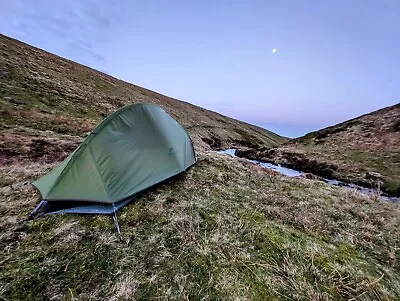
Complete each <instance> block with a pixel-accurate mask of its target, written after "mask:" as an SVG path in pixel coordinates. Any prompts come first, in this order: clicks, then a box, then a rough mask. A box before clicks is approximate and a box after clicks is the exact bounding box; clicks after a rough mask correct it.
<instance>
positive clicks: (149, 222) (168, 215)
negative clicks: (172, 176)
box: [0, 152, 400, 300]
mask: <svg viewBox="0 0 400 301" xmlns="http://www.w3.org/2000/svg"><path fill="white" fill-rule="evenodd" d="M17 166H18V165H15V166H14V167H13V168H12V167H10V166H9V167H7V168H5V167H2V170H1V172H2V174H7V175H9V176H15V177H16V179H17V180H18V181H20V182H21V181H22V182H23V181H26V180H31V179H32V178H34V177H36V176H37V175H38V173H42V172H44V171H45V170H48V168H49V167H51V166H53V165H52V164H47V165H43V166H39V165H37V164H33V163H32V164H25V165H23V166H18V168H17ZM0 195H1V196H0V200H1V203H0V206H1V207H0V210H1V214H2V216H3V217H4V218H3V219H2V221H1V224H0V237H1V239H0V241H1V248H2V253H0V254H1V255H0V262H1V265H2V267H3V268H2V269H1V272H0V296H2V297H3V298H5V299H6V300H42V299H43V298H47V299H51V300H130V299H138V300H148V299H152V300H155V299H169V300H175V299H177V300H181V299H193V300H204V299H206V300H238V299H240V300H266V299H267V300H268V299H269V300H299V299H304V300H310V299H314V300H317V299H318V300H341V299H351V298H358V300H369V299H378V298H379V299H382V300H386V299H395V297H396V296H398V295H400V275H399V273H398V271H399V269H400V266H399V261H398V259H399V255H400V254H399V250H400V248H399V247H400V241H399V238H398V237H400V236H399V234H400V233H399V231H400V230H399V227H398V226H399V225H400V218H399V216H400V215H399V213H400V212H399V207H398V205H397V204H391V203H383V202H379V201H377V200H374V199H371V198H365V197H361V196H358V195H357V194H354V193H352V192H348V191H346V190H341V189H339V188H333V187H329V186H327V185H325V184H324V183H322V182H318V181H311V180H303V179H302V180H300V179H289V178H284V177H280V176H278V175H276V174H274V173H270V172H267V171H265V170H261V169H260V168H259V167H257V166H253V165H250V164H249V163H247V162H245V161H236V160H235V159H231V158H228V157H225V156H219V155H217V154H215V153H213V152H202V153H201V154H200V161H199V163H198V164H197V165H196V166H194V167H193V168H192V169H190V170H189V172H187V173H186V174H185V175H184V176H182V177H181V178H178V179H177V180H174V181H172V182H170V183H167V184H164V185H161V186H159V187H157V188H156V189H154V190H153V191H150V192H149V193H146V194H144V195H142V196H141V197H139V198H138V199H137V200H136V201H135V202H134V203H133V204H131V205H129V206H126V207H124V208H123V209H122V210H121V211H120V213H119V221H120V226H121V228H122V232H123V241H119V239H118V236H117V234H116V231H115V229H114V226H113V223H112V221H111V218H110V217H107V216H76V215H67V216H49V217H44V218H40V219H36V220H34V221H33V222H30V223H28V224H26V225H20V224H18V221H20V220H21V219H23V218H24V216H25V215H26V214H27V213H28V212H29V211H30V210H31V209H32V207H33V206H34V203H35V202H36V201H37V195H36V193H35V191H34V190H32V189H31V188H30V187H29V186H27V185H25V186H19V187H18V186H16V187H14V188H10V186H3V187H2V188H0ZM49 279H50V281H49Z"/></svg>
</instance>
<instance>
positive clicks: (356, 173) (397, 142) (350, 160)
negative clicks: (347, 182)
mask: <svg viewBox="0 0 400 301" xmlns="http://www.w3.org/2000/svg"><path fill="white" fill-rule="evenodd" d="M287 146H289V147H293V148H294V149H296V150H301V151H303V152H305V153H306V154H307V155H308V156H309V157H311V158H319V159H322V160H325V161H328V162H334V163H336V164H337V165H338V166H339V170H338V172H337V176H339V177H341V178H353V179H357V178H360V177H363V175H365V173H366V172H371V171H373V172H379V173H380V174H381V175H382V176H383V180H384V182H385V185H386V187H387V188H388V189H389V190H391V191H392V192H395V193H397V194H398V195H400V104H397V105H394V106H391V107H387V108H384V109H381V110H378V111H375V112H372V113H370V114H366V115H363V116H361V117H358V118H355V119H352V120H349V121H346V122H343V123H341V124H338V125H335V126H332V127H328V128H326V129H322V130H320V131H317V132H313V133H310V134H307V135H306V136H304V137H301V138H298V139H295V140H293V141H290V142H289V143H287ZM285 147H286V146H285Z"/></svg>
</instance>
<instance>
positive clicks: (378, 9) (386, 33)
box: [0, 0, 400, 138]
mask: <svg viewBox="0 0 400 301" xmlns="http://www.w3.org/2000/svg"><path fill="white" fill-rule="evenodd" d="M49 3H50V2H49V1H47V0H46V1H45V0H42V1H38V2H37V3H35V4H32V3H30V2H28V1H15V2H13V3H6V4H5V9H3V13H2V12H0V16H2V18H1V19H0V31H1V32H2V33H3V34H5V35H7V36H10V37H12V38H15V39H17V40H20V41H22V42H24V43H27V44H29V45H32V46H35V47H38V48H40V49H43V50H45V51H48V52H51V53H54V54H56V55H58V56H61V57H64V58H67V59H69V60H72V61H75V62H77V63H80V64H83V65H86V66H88V67H90V68H93V69H96V70H99V71H101V72H104V73H106V74H108V75H110V76H113V77H116V78H118V79H121V80H124V81H126V82H129V83H132V84H135V85H138V86H142V87H144V88H147V89H150V90H153V91H156V92H158V93H161V94H164V95H168V96H170V97H172V98H175V99H178V100H183V101H187V102H190V103H192V104H195V105H198V106H201V107H203V108H206V109H209V110H212V111H216V112H218V113H221V114H224V115H227V116H229V117H232V118H235V119H238V120H242V121H245V122H248V123H251V124H254V125H258V126H261V127H264V128H266V129H268V130H270V131H273V132H275V133H277V134H279V135H282V136H286V137H290V138H294V137H298V136H302V135H304V134H306V133H308V132H311V131H315V130H318V129H321V128H324V127H327V126H330V125H334V124H337V123H340V122H343V121H346V120H348V119H352V118H355V117H358V116H360V115H363V114H366V113H369V112H372V111H375V110H377V109H380V108H383V107H387V106H390V105H394V104H397V103H398V97H399V93H400V84H399V83H398V81H396V79H397V78H399V77H398V73H399V71H398V70H400V62H399V61H398V60H397V53H400V43H395V42H393V41H395V40H396V37H398V33H397V30H396V28H398V27H400V20H398V19H397V18H396V15H397V13H398V12H400V3H397V2H396V1H386V2H380V3H376V2H368V1H366V2H365V1H354V2H352V3H351V4H349V3H347V2H345V1H338V2H335V4H326V3H324V4H323V3H319V2H318V1H311V2H309V3H311V5H309V6H307V7H305V6H302V5H301V4H299V3H290V2H286V4H288V5H286V6H285V3H284V2H281V3H279V4H278V3H274V2H269V3H268V4H266V3H261V2H259V1H254V2H252V3H241V4H238V3H236V2H235V3H232V2H225V1H222V2H219V3H218V4H215V3H214V4H213V5H211V6H208V5H205V4H188V3H184V2H180V1H175V2H173V4H172V5H166V4H164V3H158V4H155V3H152V4H148V3H147V4H143V3H141V4H136V6H135V5H132V3H128V2H120V3H119V4H118V5H119V7H118V6H117V5H111V4H107V5H106V4H105V3H103V5H95V2H92V1H88V0H85V1H71V2H69V3H63V4H60V3H57V4H52V5H49ZM96 4H97V3H96ZM210 7H212V10H210ZM148 20H151V21H152V22H151V23H149V22H148ZM185 25H186V26H185ZM128 33H131V35H132V37H131V35H129V36H128Z"/></svg>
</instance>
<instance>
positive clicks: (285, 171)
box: [217, 148, 400, 202]
mask: <svg viewBox="0 0 400 301" xmlns="http://www.w3.org/2000/svg"><path fill="white" fill-rule="evenodd" d="M235 151H236V149H235V148H230V149H225V150H221V151H218V152H217V153H219V154H223V155H229V156H232V157H236V156H235ZM243 159H244V158H243ZM246 160H247V161H250V162H252V163H254V164H257V165H259V166H261V167H263V168H268V169H271V170H274V171H276V172H278V173H280V174H282V175H284V176H287V177H298V176H300V175H302V174H304V173H303V172H301V171H299V170H295V169H291V168H287V167H283V166H281V165H279V164H272V163H265V162H260V161H257V160H249V159H246ZM322 179H323V181H324V182H325V183H327V184H329V185H332V186H340V187H345V188H347V189H351V190H353V191H354V190H355V191H357V192H358V193H360V194H362V195H366V196H376V195H377V194H378V192H377V191H376V190H374V189H371V188H367V187H362V186H358V185H355V184H352V183H346V182H343V181H338V180H335V179H325V178H322ZM379 198H380V199H381V200H384V201H390V202H399V201H400V199H399V198H396V197H390V196H386V195H383V194H380V195H379Z"/></svg>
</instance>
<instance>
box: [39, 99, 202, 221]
mask: <svg viewBox="0 0 400 301" xmlns="http://www.w3.org/2000/svg"><path fill="white" fill-rule="evenodd" d="M195 162H196V155H195V152H194V149H193V144H192V141H191V139H190V137H189V135H188V133H187V132H186V130H185V129H184V128H183V127H182V126H181V125H180V124H179V123H178V122H176V121H175V120H174V119H173V118H172V117H171V116H169V115H168V114H167V113H166V112H165V111H164V110H163V109H161V108H160V107H158V106H155V105H152V104H133V105H129V106H126V107H124V108H122V109H120V110H118V111H116V112H114V113H113V114H111V115H110V116H109V117H107V118H106V119H105V120H103V122H101V123H100V124H99V125H98V126H97V127H96V128H95V129H94V130H93V132H92V133H91V134H90V135H89V136H88V137H87V138H86V139H85V140H84V141H83V143H82V144H81V145H80V146H79V147H78V148H77V149H76V150H75V151H74V152H73V153H72V154H70V155H69V156H68V157H67V158H66V159H65V160H64V161H63V162H62V163H61V164H59V165H58V166H57V167H56V168H54V169H53V170H51V171H50V172H49V173H48V174H46V175H45V176H43V177H41V178H40V179H38V180H36V181H35V182H33V185H34V186H35V187H36V188H37V189H38V190H39V191H40V194H41V198H42V202H41V203H40V204H39V206H38V207H37V208H36V209H35V210H34V213H36V212H41V213H100V214H101V213H103V214H111V213H115V212H116V211H117V210H118V209H119V208H121V207H122V206H124V205H125V204H127V203H128V202H129V201H131V200H132V197H133V196H135V195H136V194H138V193H139V192H141V191H143V190H145V189H147V188H149V187H152V186H154V185H155V184H157V183H160V182H162V181H164V180H166V179H168V178H171V177H173V176H174V175H177V174H179V173H181V172H183V171H185V170H186V169H187V168H189V167H190V166H192V165H193V164H194V163H195Z"/></svg>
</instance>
